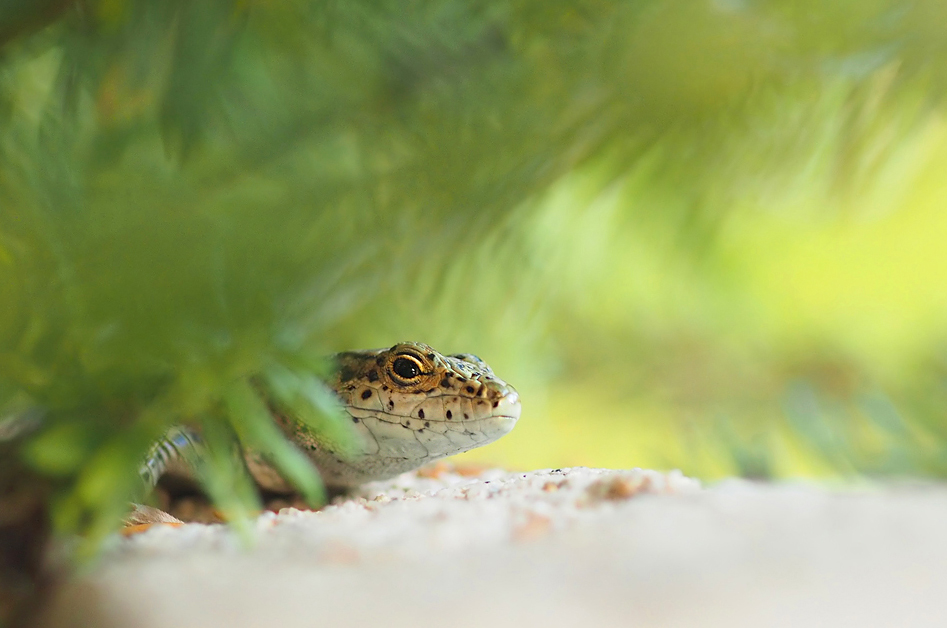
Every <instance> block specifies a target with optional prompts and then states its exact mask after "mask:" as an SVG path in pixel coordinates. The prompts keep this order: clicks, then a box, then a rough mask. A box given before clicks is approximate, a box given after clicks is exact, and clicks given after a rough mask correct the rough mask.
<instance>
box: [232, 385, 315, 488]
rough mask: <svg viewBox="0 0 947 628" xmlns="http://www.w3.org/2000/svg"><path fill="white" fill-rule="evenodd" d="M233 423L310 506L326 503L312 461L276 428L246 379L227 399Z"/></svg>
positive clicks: (243, 438)
mask: <svg viewBox="0 0 947 628" xmlns="http://www.w3.org/2000/svg"><path fill="white" fill-rule="evenodd" d="M225 401H226V406H227V411H228V414H229V416H230V422H231V424H232V425H233V427H234V430H236V432H237V435H238V436H239V438H240V442H241V443H242V444H243V445H244V446H245V447H247V448H249V449H251V450H254V451H256V452H259V453H261V454H263V455H264V456H265V457H266V458H267V460H268V461H269V462H271V463H272V464H273V465H275V466H276V468H277V469H279V471H280V472H281V474H282V475H283V476H284V477H285V478H286V479H287V480H289V481H290V482H291V483H292V484H293V485H294V486H296V488H298V489H299V491H300V492H301V493H302V494H303V496H305V498H306V500H307V501H308V502H309V503H310V504H322V503H325V488H324V487H323V485H322V481H321V480H320V479H319V474H318V472H317V471H316V468H315V467H314V466H313V464H312V462H311V461H310V460H309V459H308V458H307V457H306V456H305V455H304V454H303V453H302V452H301V451H299V450H298V449H296V447H295V446H293V445H292V444H291V443H290V442H289V441H288V440H287V438H286V435H285V434H283V432H282V431H280V429H279V428H278V427H277V425H276V423H275V422H274V421H273V416H272V415H271V414H270V411H269V408H267V406H266V404H265V403H264V402H263V400H262V399H261V398H260V396H259V394H258V393H257V391H256V390H255V389H254V388H253V387H252V386H251V385H250V383H249V382H247V381H246V380H239V381H237V382H235V383H234V384H232V385H231V386H230V388H229V389H228V390H227V394H226V396H225Z"/></svg>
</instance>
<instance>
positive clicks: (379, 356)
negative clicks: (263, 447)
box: [141, 342, 520, 492]
mask: <svg viewBox="0 0 947 628" xmlns="http://www.w3.org/2000/svg"><path fill="white" fill-rule="evenodd" d="M335 363H336V367H337V368H336V371H335V375H334V377H333V378H332V379H330V381H329V382H328V383H329V385H330V386H331V388H332V389H333V390H334V392H335V394H336V396H337V397H338V400H339V403H340V405H341V407H342V409H343V410H344V411H345V413H346V414H347V416H348V419H349V420H350V421H351V422H352V424H353V427H354V428H355V432H356V433H357V436H358V438H357V442H356V443H355V445H354V448H353V447H352V446H349V447H347V448H343V447H342V445H341V444H340V443H334V442H330V441H329V440H327V439H326V437H325V436H322V435H319V434H316V433H314V432H313V431H312V430H311V429H310V428H309V427H307V426H306V425H304V424H302V423H301V422H299V421H296V420H294V419H292V418H291V417H288V416H284V415H283V414H282V413H279V412H273V413H272V415H273V419H274V421H275V422H276V423H277V424H278V425H279V426H280V428H281V429H282V430H283V432H284V433H285V434H286V435H287V436H288V438H289V439H290V440H291V441H292V442H293V443H294V444H295V445H296V446H297V447H299V448H300V449H301V450H302V451H303V452H305V453H306V455H307V456H308V457H309V458H310V460H312V462H313V464H314V465H315V466H316V467H317V468H318V470H319V473H320V475H321V476H322V479H323V481H324V482H325V484H326V485H327V486H329V487H332V488H335V489H346V488H351V487H353V486H357V485H359V484H362V483H364V482H369V481H372V480H381V479H385V478H389V477H393V476H395V475H398V474H399V473H404V472H406V471H410V470H412V469H416V468H418V467H420V466H422V465H424V464H427V463H428V462H431V461H434V460H437V459H439V458H443V457H445V456H451V455H454V454H457V453H461V452H464V451H467V450H470V449H473V448H475V447H479V446H481V445H485V444H487V443H490V442H493V441H494V440H496V439H498V438H499V437H501V436H503V435H504V434H506V433H507V432H509V431H510V430H511V429H513V426H514V425H515V424H516V421H517V419H518V418H519V415H520V402H519V396H518V394H517V392H516V390H515V389H514V388H513V387H512V386H510V385H509V384H507V383H506V382H504V381H502V380H501V379H499V378H497V377H496V376H495V375H494V374H493V371H492V370H491V369H490V367H489V366H488V365H487V364H486V363H485V362H484V361H483V360H481V359H480V358H478V357H476V356H474V355H470V354H456V355H443V354H441V353H438V352H437V351H435V350H434V349H432V348H431V347H429V346H428V345H425V344H422V343H417V342H405V343H400V344H397V345H395V346H393V347H391V348H390V349H373V350H367V351H351V352H345V353H339V354H337V355H336V356H335ZM199 448H200V436H199V435H198V434H196V433H195V432H193V431H191V430H189V429H187V428H180V427H179V428H174V429H172V430H171V431H170V432H169V433H168V434H167V435H166V436H165V437H164V438H163V439H162V440H161V441H159V442H158V443H156V444H155V446H154V447H153V448H152V450H151V453H150V454H149V456H148V458H147V460H146V461H145V463H144V464H143V465H142V467H141V474H142V476H143V478H144V479H145V481H146V483H148V484H150V485H154V483H155V482H157V480H158V478H159V477H160V476H161V474H162V473H164V472H165V471H166V470H167V469H169V468H177V469H180V468H181V467H182V464H181V463H182V462H184V461H185V460H186V459H187V458H188V457H189V456H193V455H199V453H195V452H196V450H199ZM343 449H344V450H345V451H343ZM243 457H244V460H245V461H246V463H247V469H248V470H249V471H250V474H251V475H252V476H253V479H254V480H255V481H256V483H257V484H258V485H259V486H260V487H261V488H264V489H267V490H271V491H277V492H287V491H289V490H291V486H290V485H289V484H288V483H287V482H286V481H285V480H284V479H283V478H282V477H281V476H280V474H279V473H278V472H277V471H276V469H274V468H273V466H272V465H270V464H269V463H268V462H267V461H266V459H265V458H264V457H263V456H261V455H259V454H257V453H255V452H253V451H244V452H243Z"/></svg>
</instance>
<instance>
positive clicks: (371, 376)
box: [368, 369, 378, 382]
mask: <svg viewBox="0 0 947 628" xmlns="http://www.w3.org/2000/svg"><path fill="white" fill-rule="evenodd" d="M368 381H370V382H377V381H378V371H376V370H375V369H372V370H370V371H369V372H368Z"/></svg>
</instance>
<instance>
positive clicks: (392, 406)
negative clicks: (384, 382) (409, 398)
mask: <svg viewBox="0 0 947 628" xmlns="http://www.w3.org/2000/svg"><path fill="white" fill-rule="evenodd" d="M394 407H395V402H394V401H392V400H391V399H389V400H388V409H391V408H394Z"/></svg>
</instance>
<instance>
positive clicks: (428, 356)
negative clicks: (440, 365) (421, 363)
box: [427, 353, 436, 360]
mask: <svg viewBox="0 0 947 628" xmlns="http://www.w3.org/2000/svg"><path fill="white" fill-rule="evenodd" d="M435 357H436V356H435V355H434V354H433V353H428V354H427V359H428V360H433V359H434V358H435Z"/></svg>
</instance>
